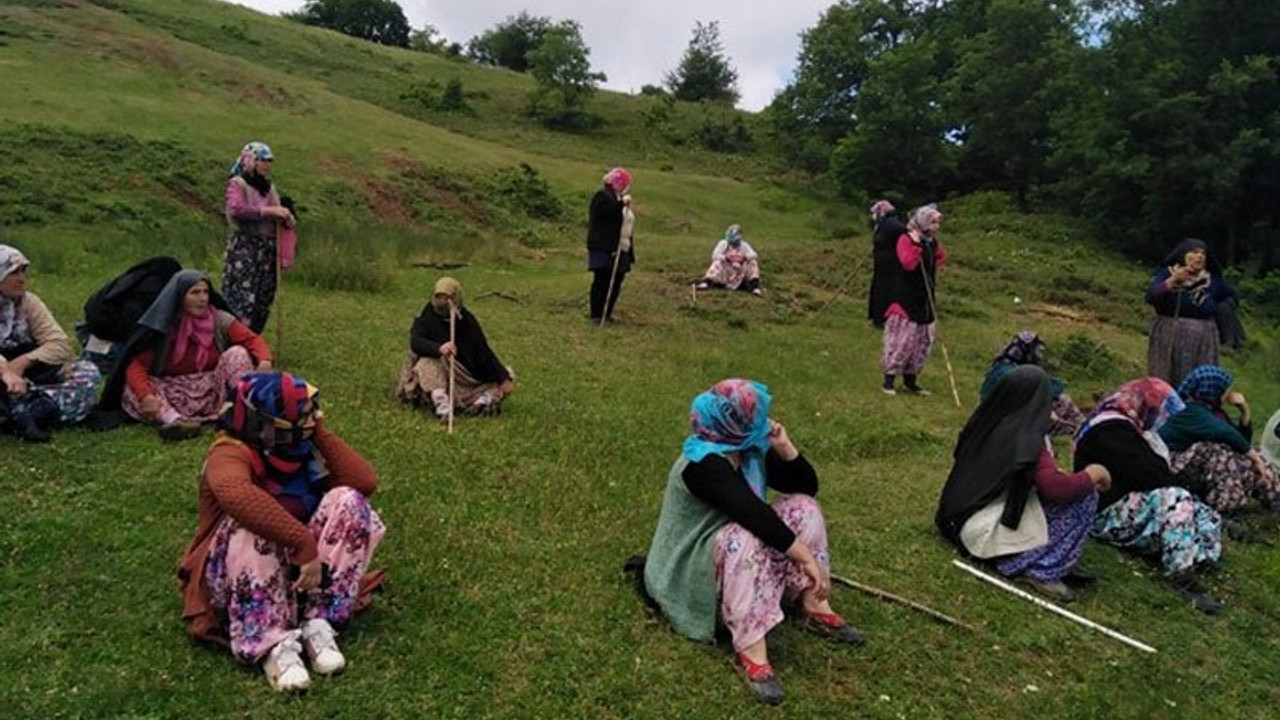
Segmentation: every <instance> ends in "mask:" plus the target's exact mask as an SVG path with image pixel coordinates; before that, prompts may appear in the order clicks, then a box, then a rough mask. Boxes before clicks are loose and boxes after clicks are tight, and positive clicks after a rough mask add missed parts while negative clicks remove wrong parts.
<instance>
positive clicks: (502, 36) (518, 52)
mask: <svg viewBox="0 0 1280 720" xmlns="http://www.w3.org/2000/svg"><path fill="white" fill-rule="evenodd" d="M551 28H552V24H551V18H549V17H543V16H537V17H535V16H533V15H530V14H529V13H527V12H524V11H521V12H520V13H519V14H518V15H509V16H507V19H506V20H503V21H502V22H500V23H498V24H497V25H495V26H494V27H492V28H490V29H488V30H486V31H484V32H483V33H481V34H480V35H477V36H475V37H473V38H471V39H470V40H468V41H467V57H470V58H471V59H472V60H474V61H476V62H478V63H481V64H483V65H497V66H499V67H504V68H508V69H511V70H515V71H516V72H527V71H528V70H529V53H531V52H533V51H534V50H536V49H538V47H539V46H541V45H542V42H543V39H544V38H545V37H546V35H547V32H548V31H550V30H551Z"/></svg>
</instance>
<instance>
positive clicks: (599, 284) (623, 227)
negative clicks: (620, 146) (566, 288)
mask: <svg viewBox="0 0 1280 720" xmlns="http://www.w3.org/2000/svg"><path fill="white" fill-rule="evenodd" d="M630 187H631V173H629V172H627V170H626V168H621V167H616V168H614V169H612V170H610V171H609V172H607V173H605V176H604V187H602V188H600V189H599V190H597V191H596V194H595V195H594V196H592V198H591V208H590V210H589V212H588V216H587V269H588V270H590V271H591V274H592V276H593V278H592V281H591V322H592V323H596V324H599V323H601V322H604V321H609V322H612V321H613V306H614V305H616V304H617V302H618V295H619V294H621V291H622V281H623V279H624V278H626V276H627V272H628V271H630V270H631V265H632V264H633V263H635V260H636V254H635V249H634V248H633V247H632V246H631V241H632V225H633V224H634V222H635V215H634V214H633V213H632V212H631V196H630V195H628V194H627V190H628V189H629V188H630Z"/></svg>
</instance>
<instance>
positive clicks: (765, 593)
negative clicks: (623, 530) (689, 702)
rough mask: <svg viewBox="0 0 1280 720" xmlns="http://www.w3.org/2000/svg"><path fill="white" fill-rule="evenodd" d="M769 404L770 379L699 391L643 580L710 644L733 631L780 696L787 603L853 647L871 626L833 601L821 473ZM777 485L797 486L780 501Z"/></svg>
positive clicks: (763, 691)
mask: <svg viewBox="0 0 1280 720" xmlns="http://www.w3.org/2000/svg"><path fill="white" fill-rule="evenodd" d="M771 401H772V400H771V398H770V396H769V391H768V388H766V387H765V386H764V385H762V384H760V383H758V382H753V381H750V380H740V379H730V380H723V381H721V382H719V383H717V384H716V385H715V387H713V388H711V389H710V390H708V391H707V392H704V393H702V394H701V395H699V396H697V397H696V398H694V401H693V407H692V409H691V412H690V418H689V419H690V422H691V424H692V426H693V433H692V434H691V435H690V436H689V437H688V438H687V439H686V440H685V442H684V449H683V452H682V453H681V455H680V457H679V458H677V459H676V461H675V463H674V464H673V465H672V467H671V472H670V474H669V475H668V478H667V487H666V492H665V494H664V495H663V499H662V513H661V515H660V517H659V519H658V527H657V529H656V531H655V532H654V535H653V542H652V543H651V545H650V547H649V555H648V558H647V561H646V563H645V568H644V586H645V589H646V590H647V592H648V594H649V595H650V596H651V597H652V598H653V600H654V601H655V602H656V604H657V605H658V606H659V607H660V608H661V610H662V613H663V615H664V616H665V617H666V618H667V621H668V622H670V623H671V626H672V627H673V628H674V629H675V630H676V632H678V633H680V634H681V635H684V636H686V637H688V638H691V639H693V640H700V641H711V640H712V639H713V638H714V636H715V634H716V630H717V628H718V627H724V628H726V629H727V630H728V632H729V634H730V635H731V636H732V638H733V648H734V650H735V651H736V652H737V654H738V661H739V666H740V670H741V672H742V674H743V675H744V676H745V677H746V679H747V682H748V684H749V685H750V687H751V690H752V692H753V693H754V694H755V695H756V697H757V698H758V699H760V700H761V701H763V702H766V703H769V704H773V705H776V704H778V703H779V702H781V701H782V685H781V683H780V682H779V681H778V678H777V676H776V675H775V674H774V672H773V668H772V666H771V665H770V664H769V656H768V652H767V649H766V647H765V635H766V634H767V633H768V632H769V630H771V629H772V628H773V627H774V626H776V625H778V624H779V623H780V622H782V620H783V618H784V615H783V610H782V607H783V603H784V601H785V602H794V603H795V604H796V605H797V607H798V608H799V614H800V618H801V627H802V628H804V629H806V630H808V631H811V632H813V633H815V634H818V635H822V636H824V637H828V638H833V639H835V640H838V641H842V642H847V643H851V644H855V645H856V644H860V643H861V642H862V634H861V633H860V632H858V631H857V630H856V629H854V628H853V627H852V626H851V625H849V624H848V623H846V622H845V621H844V619H843V618H841V617H840V616H839V615H837V614H836V613H835V612H834V611H833V610H832V609H831V606H830V604H828V602H827V598H828V595H829V593H830V589H831V580H830V560H829V558H828V555H827V530H826V523H825V521H824V519H823V517H822V510H821V508H819V507H818V503H817V501H816V500H814V495H816V494H817V492H818V476H817V473H816V472H814V469H813V466H812V465H810V464H809V461H808V460H806V459H805V458H804V457H803V456H802V455H801V454H800V451H799V450H797V449H796V447H795V445H794V444H793V443H792V442H791V439H790V438H789V437H788V435H787V431H786V429H785V428H784V427H783V426H782V425H781V424H780V423H778V422H776V421H774V420H771V419H770V418H769V406H770V404H771ZM767 488H773V489H774V490H776V491H779V492H783V493H788V495H787V496H786V497H783V498H781V499H776V500H774V501H773V502H771V503H770V502H767V501H766V499H765V496H766V489H767Z"/></svg>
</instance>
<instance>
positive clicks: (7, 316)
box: [0, 245, 101, 443]
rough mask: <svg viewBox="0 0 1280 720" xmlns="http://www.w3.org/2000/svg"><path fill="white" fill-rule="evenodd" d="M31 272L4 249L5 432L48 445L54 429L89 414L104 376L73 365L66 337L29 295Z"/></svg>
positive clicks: (0, 400) (1, 358)
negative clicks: (28, 285)
mask: <svg viewBox="0 0 1280 720" xmlns="http://www.w3.org/2000/svg"><path fill="white" fill-rule="evenodd" d="M29 267H31V263H30V262H29V261H28V260H27V258H26V256H24V255H23V254H22V253H21V252H19V251H18V249H17V248H14V247H10V246H8V245H0V428H5V429H7V430H8V431H10V432H12V433H13V434H15V435H17V436H18V438H19V439H21V440H23V441H24V442H32V443H43V442H48V441H49V440H50V439H51V436H50V434H49V428H51V427H53V426H55V425H70V424H72V423H77V422H80V421H81V420H83V419H84V418H85V416H87V415H88V414H89V410H90V409H92V408H93V401H94V393H95V391H96V390H97V387H98V381H99V380H100V379H101V376H100V375H99V373H98V368H97V366H96V365H94V364H93V363H91V362H89V361H87V360H81V361H77V362H73V361H72V356H71V343H70V342H69V341H68V340H67V334H66V333H65V332H63V330H62V328H61V327H60V326H59V325H58V321H57V320H55V319H54V318H53V313H51V312H49V308H47V307H45V304H44V303H43V302H42V301H41V300H40V298H38V297H36V296H35V295H34V294H32V293H30V292H27V289H26V288H27V268H29Z"/></svg>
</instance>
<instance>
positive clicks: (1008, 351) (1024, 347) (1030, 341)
mask: <svg viewBox="0 0 1280 720" xmlns="http://www.w3.org/2000/svg"><path fill="white" fill-rule="evenodd" d="M1045 350H1047V347H1046V346H1045V344H1044V341H1043V340H1041V339H1040V337H1039V336H1038V335H1036V334H1035V333H1033V332H1031V331H1030V330H1022V331H1020V332H1019V333H1018V334H1017V335H1014V336H1013V339H1011V340H1010V341H1009V342H1008V343H1006V344H1005V346H1004V349H1003V350H1001V351H1000V354H999V355H997V356H996V358H995V359H994V360H992V361H991V364H992V365H995V364H997V363H1000V362H1003V361H1008V362H1011V363H1013V364H1015V365H1039V364H1040V363H1042V362H1044V354H1045Z"/></svg>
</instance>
